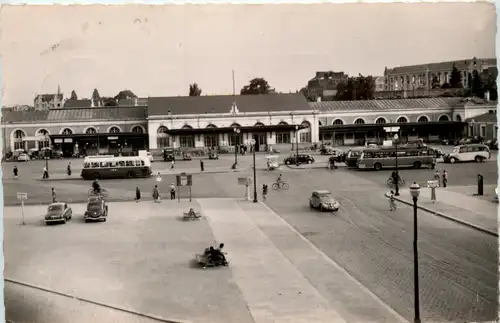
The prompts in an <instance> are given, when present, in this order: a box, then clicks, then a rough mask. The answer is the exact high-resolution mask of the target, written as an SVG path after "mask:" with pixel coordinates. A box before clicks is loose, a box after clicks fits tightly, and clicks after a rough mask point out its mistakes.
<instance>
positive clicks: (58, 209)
mask: <svg viewBox="0 0 500 323" xmlns="http://www.w3.org/2000/svg"><path fill="white" fill-rule="evenodd" d="M72 215H73V211H72V210H71V208H70V207H69V206H68V204H67V203H63V202H56V203H52V204H50V205H49V207H48V208H47V213H46V214H45V224H47V225H49V224H51V223H66V221H69V220H71V217H72Z"/></svg>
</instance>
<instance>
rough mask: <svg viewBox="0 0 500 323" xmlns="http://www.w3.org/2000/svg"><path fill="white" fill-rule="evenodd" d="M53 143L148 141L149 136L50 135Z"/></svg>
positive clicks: (133, 133) (130, 133) (141, 134)
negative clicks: (120, 140)
mask: <svg viewBox="0 0 500 323" xmlns="http://www.w3.org/2000/svg"><path fill="white" fill-rule="evenodd" d="M49 137H50V140H51V141H52V142H53V143H72V142H73V141H85V140H88V141H93V140H98V139H99V140H119V139H125V140H126V139H147V138H148V134H146V133H138V132H116V133H78V134H67V135H66V134H65V135H63V134H56V135H49Z"/></svg>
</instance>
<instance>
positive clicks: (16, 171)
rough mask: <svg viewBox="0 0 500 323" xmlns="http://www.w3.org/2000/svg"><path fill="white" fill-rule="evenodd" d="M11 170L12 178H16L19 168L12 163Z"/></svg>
mask: <svg viewBox="0 0 500 323" xmlns="http://www.w3.org/2000/svg"><path fill="white" fill-rule="evenodd" d="M12 172H13V173H14V178H17V176H18V174H19V170H18V169H17V166H16V165H14V169H13V170H12Z"/></svg>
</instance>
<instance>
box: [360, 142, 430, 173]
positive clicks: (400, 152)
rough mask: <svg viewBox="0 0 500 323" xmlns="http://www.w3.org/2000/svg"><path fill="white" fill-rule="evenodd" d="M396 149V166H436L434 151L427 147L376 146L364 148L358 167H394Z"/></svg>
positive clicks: (378, 168)
mask: <svg viewBox="0 0 500 323" xmlns="http://www.w3.org/2000/svg"><path fill="white" fill-rule="evenodd" d="M396 151H397V156H398V158H397V162H398V167H401V168H404V167H413V168H417V169H418V168H420V167H430V168H431V169H434V167H435V166H436V157H437V156H436V151H435V150H434V149H432V148H429V147H416V146H413V147H411V146H410V147H409V146H406V147H404V146H403V147H397V149H396V147H394V146H392V147H378V148H366V149H365V150H363V152H362V153H361V156H360V157H359V159H358V161H357V167H358V169H375V170H381V169H382V168H395V167H396Z"/></svg>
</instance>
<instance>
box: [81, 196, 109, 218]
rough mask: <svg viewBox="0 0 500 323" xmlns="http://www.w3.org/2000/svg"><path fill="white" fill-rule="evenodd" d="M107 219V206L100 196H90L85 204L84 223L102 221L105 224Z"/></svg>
mask: <svg viewBox="0 0 500 323" xmlns="http://www.w3.org/2000/svg"><path fill="white" fill-rule="evenodd" d="M107 217H108V205H107V203H106V201H105V200H104V199H103V198H102V197H101V196H91V197H89V199H88V202H87V210H86V211H85V214H84V215H83V219H84V220H85V222H90V221H102V222H106V219H107Z"/></svg>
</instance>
